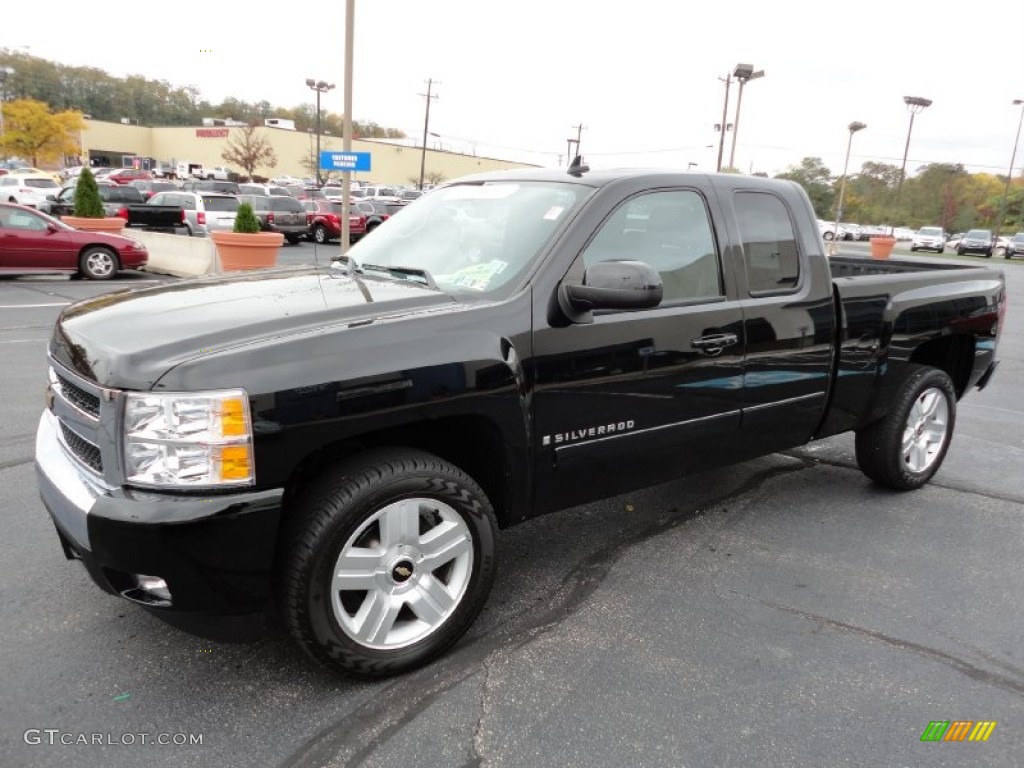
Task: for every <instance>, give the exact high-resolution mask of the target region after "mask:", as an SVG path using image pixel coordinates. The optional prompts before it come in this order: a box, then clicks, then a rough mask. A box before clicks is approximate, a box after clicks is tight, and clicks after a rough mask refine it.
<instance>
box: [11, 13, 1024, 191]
mask: <svg viewBox="0 0 1024 768" xmlns="http://www.w3.org/2000/svg"><path fill="white" fill-rule="evenodd" d="M101 5H102V11H99V10H94V12H90V14H89V15H91V16H92V17H93V18H94V19H95V23H91V22H88V21H84V19H85V18H86V16H85V15H83V11H82V8H83V6H82V5H81V2H80V0H50V1H49V2H47V3H44V4H40V5H35V4H33V3H15V2H4V8H3V14H2V16H3V41H2V43H0V45H3V46H7V47H10V48H14V49H21V50H23V51H24V52H27V53H30V54H32V55H35V56H40V57H43V58H47V59H51V60H54V61H58V62H61V63H65V64H72V65H89V66H95V67H99V68H101V69H104V70H106V71H108V72H110V73H111V74H113V75H118V76H124V75H127V74H139V75H143V76H145V77H147V78H151V79H164V80H167V81H169V82H171V83H172V84H174V85H195V86H197V87H198V88H199V90H200V92H201V93H202V96H203V98H206V99H208V100H210V101H213V102H218V101H220V100H221V99H223V98H225V97H227V96H234V97H236V98H239V99H242V100H245V101H252V102H255V101H260V100H262V99H266V100H268V101H270V102H271V103H272V104H275V105H283V106H289V107H291V106H296V105H298V104H301V103H312V102H313V101H314V94H313V93H312V92H311V91H310V90H308V89H307V88H306V86H305V80H306V78H308V77H313V78H315V79H318V80H319V79H323V80H327V81H328V82H330V83H336V84H337V86H338V87H337V89H335V90H334V91H332V92H330V93H329V94H327V95H326V96H325V97H324V98H323V101H322V107H323V108H324V109H325V110H328V111H331V112H336V113H338V114H340V113H342V112H343V108H342V107H343V95H342V85H343V82H344V62H345V52H344V41H345V2H344V0H302V1H301V2H297V3H294V4H288V3H283V4H282V3H273V4H268V5H265V6H263V5H261V4H260V3H258V2H254V3H231V2H211V1H210V0H204V1H203V2H196V1H195V0H176V2H174V3H173V4H172V5H170V6H160V5H159V4H157V5H146V4H140V3H138V2H137V1H136V0H133V1H132V2H124V1H122V0H105V1H104V2H103V3H102V4H101ZM355 5H356V16H355V51H354V54H355V67H354V76H355V82H354V86H353V94H352V95H353V110H352V112H353V116H354V117H355V118H356V119H357V120H362V121H374V122H377V123H379V124H380V125H383V126H387V127H394V128H399V129H401V130H404V131H406V132H407V133H408V134H410V136H414V137H417V139H418V138H419V137H421V136H422V132H423V118H424V107H425V99H424V97H423V96H422V95H420V94H424V93H426V81H427V80H428V78H430V79H433V80H434V81H437V85H435V87H434V89H433V90H434V93H436V94H437V95H438V97H439V98H438V99H436V100H434V101H432V103H431V113H430V131H431V132H433V133H438V134H440V138H439V139H438V138H434V137H431V138H430V142H429V143H430V146H434V145H435V144H436V143H437V142H441V143H442V145H443V146H444V147H445V148H451V149H454V150H456V151H466V152H471V151H474V150H475V151H476V152H477V153H478V154H485V155H492V156H497V157H507V158H510V159H518V160H524V161H527V162H535V163H537V164H540V165H555V164H557V163H558V162H559V161H561V162H563V163H564V162H565V158H564V155H565V153H566V139H567V138H569V137H573V138H575V136H576V129H575V128H574V126H577V125H580V124H582V125H583V126H584V128H583V130H582V134H581V135H582V150H583V154H584V156H585V157H586V159H587V161H588V162H589V163H590V165H591V166H594V167H615V166H657V167H666V166H668V167H679V168H683V169H685V168H687V167H688V165H689V164H690V163H695V164H696V165H697V168H698V169H703V170H714V169H715V164H716V160H717V153H718V140H719V138H718V137H719V134H717V133H716V132H715V130H714V125H715V123H720V122H721V121H722V108H723V101H724V95H725V88H724V83H723V82H722V80H723V79H724V78H725V76H726V74H727V73H730V72H731V71H732V70H733V69H734V68H735V66H736V65H737V64H738V63H741V62H742V63H748V64H752V65H753V66H754V68H755V70H763V71H764V73H765V74H764V77H763V78H760V79H757V80H752V81H751V82H750V83H749V85H748V86H747V87H746V88H745V89H744V92H743V105H742V112H741V116H740V125H739V133H738V142H737V147H736V166H737V167H739V168H740V169H741V170H743V171H745V172H749V171H751V170H752V171H754V172H758V171H763V172H766V173H768V174H769V175H774V174H775V173H779V172H781V171H784V170H785V169H786V168H787V166H790V165H793V164H796V163H798V162H799V161H800V159H801V158H803V157H807V156H813V157H820V158H821V159H822V160H823V161H824V162H825V164H826V165H827V166H828V167H829V168H831V169H832V171H833V173H836V174H838V173H840V172H841V171H842V167H843V160H844V156H845V152H846V147H847V139H848V137H849V133H848V131H847V127H846V126H847V125H848V124H849V123H850V122H852V121H855V120H856V121H860V122H863V123H866V124H867V126H868V127H867V129H866V130H864V131H862V132H860V133H858V134H856V136H855V137H854V139H853V145H852V152H851V156H850V158H851V159H850V170H851V172H852V171H854V170H856V169H858V168H859V167H860V164H861V163H862V162H865V161H868V160H871V161H877V162H887V163H892V164H895V165H899V164H900V162H901V160H902V157H903V151H904V143H905V141H906V137H907V129H908V124H909V120H910V115H909V113H908V112H907V109H906V107H905V105H904V103H903V97H904V96H908V95H909V96H921V97H924V98H928V99H931V100H933V102H934V104H933V105H932V106H931V107H930V108H928V109H926V110H925V111H924V112H923V113H921V114H920V115H918V116H917V117H916V118H915V121H914V128H913V135H912V138H911V144H910V153H909V159H908V162H907V171H908V174H912V173H913V172H914V171H915V169H916V168H917V167H919V166H920V165H923V164H926V163H932V162H944V163H962V164H964V165H965V166H966V167H967V169H968V170H969V171H972V172H990V173H1001V174H1005V173H1006V171H1007V169H1008V168H1009V165H1010V156H1011V152H1012V150H1013V146H1014V137H1015V135H1016V133H1017V126H1018V121H1019V119H1020V116H1021V107H1019V106H1014V105H1013V104H1012V102H1013V100H1014V99H1024V55H1022V54H1024V49H1022V47H1021V34H1022V31H1024V3H1022V2H1020V0H1016V1H1015V2H1007V1H1006V0H999V1H998V2H996V1H995V0H974V2H970V3H965V2H961V3H955V4H952V3H938V4H937V3H934V2H921V1H920V0H885V1H884V2H883V1H882V0H860V2H856V3H847V4H839V3H827V4H826V3H821V2H803V1H797V0H775V2H766V1H765V0H732V1H731V2H723V3H693V2H680V1H674V0H631V1H630V2H619V3H614V4H613V3H598V2H584V1H583V0H544V1H543V2H538V1H537V0H517V1H516V2H501V1H499V0H356V4H355ZM74 19H80V20H82V21H80V22H72V21H71V20H74ZM150 19H152V21H150ZM158 19H159V21H158ZM53 20H61V21H60V22H59V23H54V21H53ZM101 22H102V23H107V22H109V26H108V30H107V31H104V30H103V29H101V28H100V27H99V24H100V23H101ZM207 50H208V51H210V52H205V51H207ZM736 94H737V89H736V86H735V84H734V85H733V86H732V90H731V94H730V97H731V98H730V104H729V114H728V120H727V121H728V122H730V123H731V122H733V121H734V120H735V106H736ZM731 142H732V134H731V133H729V134H727V137H726V143H725V151H724V162H725V163H726V164H727V163H728V159H729V154H730V149H731ZM708 145H713V146H712V147H711V148H709V147H708ZM1022 164H1024V151H1018V153H1017V161H1016V163H1015V169H1016V170H1015V172H1016V173H1020V172H1021V171H1020V169H1021V166H1022Z"/></svg>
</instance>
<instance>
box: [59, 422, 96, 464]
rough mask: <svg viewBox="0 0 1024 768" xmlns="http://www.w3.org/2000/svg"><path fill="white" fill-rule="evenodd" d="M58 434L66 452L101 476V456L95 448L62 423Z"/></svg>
mask: <svg viewBox="0 0 1024 768" xmlns="http://www.w3.org/2000/svg"><path fill="white" fill-rule="evenodd" d="M60 433H61V436H62V437H63V438H64V445H66V446H67V447H68V450H70V451H71V453H72V454H74V455H75V457H76V458H77V459H78V460H79V461H81V462H82V463H83V464H85V465H86V466H87V467H89V468H90V469H92V470H93V471H94V472H96V473H97V474H100V475H102V474H103V456H102V455H101V453H100V449H99V448H98V447H97V446H95V445H93V444H92V443H90V442H89V441H88V440H86V439H85V438H84V437H82V436H81V435H79V434H78V433H77V432H75V431H74V430H72V429H69V428H68V426H67V425H66V424H65V423H64V422H60Z"/></svg>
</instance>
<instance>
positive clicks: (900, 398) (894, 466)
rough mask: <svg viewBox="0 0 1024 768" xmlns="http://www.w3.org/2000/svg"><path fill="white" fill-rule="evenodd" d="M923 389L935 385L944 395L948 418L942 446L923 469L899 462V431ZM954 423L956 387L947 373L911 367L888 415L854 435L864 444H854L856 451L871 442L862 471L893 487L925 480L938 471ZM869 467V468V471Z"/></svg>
mask: <svg viewBox="0 0 1024 768" xmlns="http://www.w3.org/2000/svg"><path fill="white" fill-rule="evenodd" d="M927 389H937V390H939V391H940V392H942V393H943V395H944V397H945V398H946V406H947V410H948V413H949V418H948V421H947V423H946V434H945V438H944V440H943V444H942V447H941V448H940V449H939V453H938V455H937V456H936V457H935V460H934V461H932V463H931V464H930V465H929V466H928V467H927V468H926V469H924V470H922V471H920V472H913V471H911V470H910V469H908V468H907V467H906V466H905V465H904V463H903V451H902V447H903V431H904V428H905V425H906V423H907V419H908V418H909V416H910V410H911V409H912V408H913V406H914V403H915V402H916V401H917V399H918V398H919V397H920V396H921V394H922V393H923V392H924V391H925V390H927ZM955 427H956V391H955V389H954V387H953V382H952V381H951V380H950V378H949V376H948V375H947V374H946V373H945V372H944V371H941V370H939V369H937V368H930V367H920V368H917V369H916V370H915V371H913V372H912V373H911V374H910V375H909V376H908V377H907V379H906V381H905V382H904V384H903V386H902V387H901V388H900V389H899V391H898V392H897V394H896V396H895V398H894V402H893V408H892V410H891V411H890V413H889V415H888V416H887V417H886V418H885V419H883V420H882V421H880V422H877V423H876V424H874V425H872V426H871V428H869V429H868V430H865V432H864V433H863V434H858V436H857V437H858V439H859V441H860V440H863V441H864V445H858V446H857V448H858V454H860V453H861V451H864V452H865V453H866V452H868V450H869V449H868V444H871V451H870V452H871V454H872V456H871V457H870V458H868V457H865V458H866V459H867V462H868V464H869V465H871V466H870V467H864V465H863V464H862V469H865V471H866V474H868V476H869V477H871V478H872V479H874V480H875V481H877V482H880V483H882V484H883V485H886V486H888V487H891V488H895V489H897V490H914V489H916V488H920V487H921V486H922V485H924V484H925V483H927V482H928V481H929V480H931V478H932V477H933V476H934V475H935V473H936V472H938V471H939V468H940V467H941V466H942V462H943V461H944V460H945V458H946V453H947V451H948V450H949V446H950V444H951V443H952V441H953V432H954V429H955ZM858 458H859V457H858ZM869 469H870V470H871V471H869Z"/></svg>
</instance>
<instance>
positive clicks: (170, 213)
mask: <svg viewBox="0 0 1024 768" xmlns="http://www.w3.org/2000/svg"><path fill="white" fill-rule="evenodd" d="M98 189H99V193H100V200H101V201H102V202H103V212H104V214H106V215H107V216H109V217H111V218H112V217H115V216H120V217H121V218H123V219H124V220H125V221H126V222H127V224H125V226H127V227H136V228H139V229H149V230H157V231H162V232H172V233H174V232H179V233H184V232H185V231H186V229H185V212H184V211H183V210H182V209H181V208H180V207H178V206H173V205H149V204H148V203H146V199H145V198H144V197H143V196H142V192H141V190H139V189H138V188H136V187H132V186H129V185H127V184H100V185H99V186H98ZM38 207H39V210H41V211H43V212H44V213H48V214H50V215H51V216H54V217H56V218H58V219H59V218H61V217H63V216H71V215H73V214H74V210H75V187H74V186H69V187H64V188H63V189H62V190H61V191H60V192H58V193H57V194H56V195H55V196H54V198H53V199H52V200H48V201H46V202H45V203H43V204H41V205H39V206H38Z"/></svg>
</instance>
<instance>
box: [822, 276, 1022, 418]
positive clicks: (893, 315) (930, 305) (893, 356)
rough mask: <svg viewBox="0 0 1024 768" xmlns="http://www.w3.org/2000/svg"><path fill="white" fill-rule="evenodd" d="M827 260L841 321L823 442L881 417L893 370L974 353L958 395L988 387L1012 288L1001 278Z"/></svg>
mask: <svg viewBox="0 0 1024 768" xmlns="http://www.w3.org/2000/svg"><path fill="white" fill-rule="evenodd" d="M828 262H829V268H830V270H831V272H832V283H833V286H834V290H833V293H834V296H835V299H834V300H835V302H836V309H837V312H838V321H839V322H838V328H839V338H838V340H837V344H836V355H837V359H836V372H837V376H836V381H835V387H834V392H833V394H832V397H831V407H830V408H829V414H828V417H827V419H826V422H825V423H824V424H823V425H822V428H821V429H820V430H819V432H818V437H821V436H825V435H830V434H835V433H837V432H842V431H845V430H849V429H855V428H856V427H857V426H859V425H861V424H863V423H865V422H866V421H869V420H871V419H872V418H873V417H876V416H877V415H878V412H877V411H876V410H875V406H876V404H879V403H882V402H885V398H884V397H881V396H880V392H879V389H878V387H880V386H881V383H882V381H883V377H882V376H881V375H880V374H881V373H883V372H884V371H885V370H886V368H890V367H893V366H899V365H903V364H906V363H915V362H925V363H929V364H935V363H936V361H937V360H939V359H940V358H946V357H948V356H958V355H963V356H967V355H972V356H975V361H976V362H975V366H974V368H973V370H971V371H970V372H969V373H968V375H966V377H965V378H964V379H963V380H961V381H956V382H954V384H955V385H956V388H957V395H958V396H962V395H963V394H965V393H966V391H967V390H968V389H969V388H970V387H972V386H975V385H979V383H980V384H984V380H983V379H982V376H983V375H984V374H985V371H986V369H987V366H988V364H989V362H990V359H991V358H993V357H994V339H995V338H996V333H997V331H998V326H999V317H998V307H999V306H1000V304H1001V302H1002V301H1003V292H1004V290H1005V284H1004V282H1003V276H1002V273H1001V272H999V271H997V270H995V269H992V268H990V267H987V266H973V265H969V264H967V265H965V264H957V263H943V262H937V261H919V260H913V261H910V260H899V259H896V260H885V261H881V260H871V259H858V258H856V257H833V258H830V259H829V260H828ZM896 378H898V377H896ZM871 381H873V382H874V384H870V383H868V384H867V385H865V382H871Z"/></svg>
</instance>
